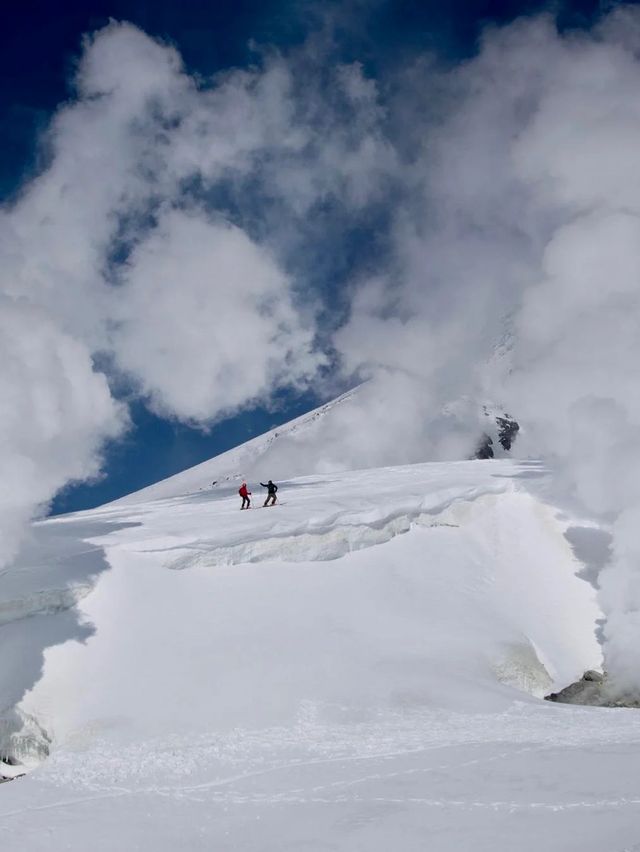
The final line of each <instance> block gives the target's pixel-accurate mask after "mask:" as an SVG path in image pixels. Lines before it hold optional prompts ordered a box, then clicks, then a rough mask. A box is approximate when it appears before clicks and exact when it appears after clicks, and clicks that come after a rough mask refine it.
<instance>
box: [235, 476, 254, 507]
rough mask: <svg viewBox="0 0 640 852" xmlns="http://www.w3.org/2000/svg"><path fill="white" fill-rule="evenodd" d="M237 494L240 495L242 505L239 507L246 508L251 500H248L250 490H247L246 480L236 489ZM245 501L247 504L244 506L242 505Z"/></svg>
mask: <svg viewBox="0 0 640 852" xmlns="http://www.w3.org/2000/svg"><path fill="white" fill-rule="evenodd" d="M238 494H239V495H240V496H241V497H242V506H240V508H241V509H248V508H249V506H251V500H249V497H251V492H250V491H247V483H246V482H243V483H242V485H241V486H240V488H239V489H238ZM245 503H246V504H247V505H246V506H245V505H244V504H245Z"/></svg>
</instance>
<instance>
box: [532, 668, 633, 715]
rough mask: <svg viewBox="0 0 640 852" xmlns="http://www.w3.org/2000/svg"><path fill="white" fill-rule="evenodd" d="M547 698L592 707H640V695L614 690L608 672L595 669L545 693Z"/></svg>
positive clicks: (547, 699)
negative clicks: (562, 686) (573, 681)
mask: <svg viewBox="0 0 640 852" xmlns="http://www.w3.org/2000/svg"><path fill="white" fill-rule="evenodd" d="M545 700H546V701H557V702H559V703H561V704H580V705H583V706H590V707H632V708H636V709H640V697H639V696H637V695H624V694H620V693H619V692H615V691H613V690H612V688H611V684H610V683H609V681H608V679H607V674H606V672H605V673H604V674H600V672H596V671H593V670H589V671H586V672H585V673H584V674H583V675H582V677H581V678H580V680H577V681H576V682H575V683H571V684H569V686H565V688H564V689H561V690H560V692H552V693H551V694H550V695H545Z"/></svg>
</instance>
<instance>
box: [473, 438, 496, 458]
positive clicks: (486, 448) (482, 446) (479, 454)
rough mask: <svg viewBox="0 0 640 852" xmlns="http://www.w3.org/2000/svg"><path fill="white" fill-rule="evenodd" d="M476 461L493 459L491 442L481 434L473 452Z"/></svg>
mask: <svg viewBox="0 0 640 852" xmlns="http://www.w3.org/2000/svg"><path fill="white" fill-rule="evenodd" d="M474 458H476V459H492V458H493V441H492V440H491V438H490V437H489V435H487V434H486V432H485V433H484V434H483V436H482V438H481V439H480V442H479V444H478V447H477V449H476V452H475V456H474Z"/></svg>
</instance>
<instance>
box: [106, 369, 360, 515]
mask: <svg viewBox="0 0 640 852" xmlns="http://www.w3.org/2000/svg"><path fill="white" fill-rule="evenodd" d="M362 387H363V386H362V385H361V386H359V387H356V388H354V389H353V390H350V391H348V392H347V393H344V394H342V395H341V396H339V397H337V398H336V399H334V400H331V402H327V403H325V404H324V405H321V406H319V407H318V408H316V409H314V410H313V411H310V412H309V413H308V414H303V415H302V416H301V417H297V418H296V419H295V420H291V421H289V423H285V424H284V425H282V426H278V427H276V428H275V429H271V430H270V431H269V432H265V433H264V434H263V435H258V437H257V438H252V439H251V440H250V441H246V442H245V443H244V444H241V445H240V446H239V447H234V448H233V449H232V450H228V451H227V452H226V453H221V454H220V455H218V456H215V458H212V459H208V460H207V461H205V462H202V463H201V464H198V465H195V466H194V467H190V468H188V469H187V470H183V471H182V472H181V473H177V474H175V476H171V477H169V478H168V479H163V480H161V481H160V482H156V483H154V484H153V485H150V486H148V487H147V488H142V489H141V490H140V491H136V492H134V493H133V494H128V495H127V496H126V497H122V498H120V499H119V500H115V501H114V502H113V503H112V504H111V505H114V506H116V505H126V504H128V503H139V502H141V501H144V500H157V499H159V498H163V497H178V496H179V495H181V494H188V493H191V492H194V491H199V490H201V489H204V488H209V487H210V486H211V484H212V482H215V483H216V485H218V486H219V487H224V486H230V485H231V486H232V487H233V488H234V489H235V490H236V491H237V489H238V485H239V482H240V480H242V479H243V478H244V477H249V476H250V475H253V476H254V477H255V476H257V477H258V479H259V478H260V477H267V478H268V476H269V472H270V468H271V467H273V466H274V463H275V464H277V465H278V466H279V467H280V469H281V470H285V469H286V468H288V469H286V470H285V475H290V473H291V465H290V464H289V465H287V464H285V465H282V459H281V458H279V457H278V456H277V455H276V453H275V452H274V451H275V450H276V449H277V448H278V447H280V446H281V445H282V444H283V442H284V443H287V444H289V445H291V444H293V445H298V446H300V445H303V446H305V447H306V448H307V449H306V452H307V454H308V453H310V452H311V451H312V449H311V448H312V446H313V441H314V436H315V431H316V430H317V426H318V424H319V423H320V422H321V421H323V420H325V419H326V418H327V417H331V414H332V412H335V410H336V409H337V408H339V407H340V406H343V405H345V404H347V403H349V402H350V401H352V400H353V399H355V398H356V397H357V395H358V393H359V392H360V393H361V388H362ZM289 455H291V453H290V454H289ZM274 457H275V458H274ZM276 459H277V461H276ZM307 464H308V463H307ZM235 483H237V484H235Z"/></svg>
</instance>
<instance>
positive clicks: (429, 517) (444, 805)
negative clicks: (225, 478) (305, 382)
mask: <svg viewBox="0 0 640 852" xmlns="http://www.w3.org/2000/svg"><path fill="white" fill-rule="evenodd" d="M280 485H281V488H280V491H279V498H280V501H281V502H280V503H279V504H278V505H276V506H275V507H274V508H268V509H262V508H255V505H256V504H255V503H254V507H253V508H251V509H250V510H249V511H244V512H241V511H239V508H240V499H239V497H238V496H237V494H236V493H235V485H233V486H232V487H231V486H229V487H227V488H226V490H225V488H221V489H219V488H214V489H210V490H207V491H195V492H193V493H191V494H183V495H181V496H178V497H164V498H163V499H156V500H146V501H142V502H138V503H127V504H122V505H111V506H107V507H103V508H102V509H98V510H94V511H92V512H85V513H79V514H76V515H68V516H64V517H60V518H57V519H50V520H47V521H44V522H41V523H39V524H36V525H35V526H34V529H33V536H32V541H31V545H30V551H29V554H27V556H25V558H24V559H23V561H22V562H21V563H20V564H18V565H17V566H16V567H15V569H14V570H13V571H12V572H11V573H10V574H8V575H6V576H5V577H3V578H1V582H0V591H1V592H2V593H3V609H2V613H3V618H4V624H3V626H1V627H0V637H1V638H2V641H3V649H6V650H7V651H8V654H3V656H2V658H1V659H0V694H1V695H2V696H3V698H5V701H6V704H5V714H4V719H5V730H4V747H3V748H4V751H5V753H7V751H9V750H10V749H13V750H14V753H15V755H17V756H26V757H29V756H31V758H32V762H33V763H34V764H35V762H36V761H37V760H38V759H39V758H40V757H41V755H42V752H43V750H44V748H43V746H46V748H48V749H49V750H50V755H49V758H48V759H47V760H45V761H44V762H42V763H41V764H40V766H39V768H38V769H37V771H35V772H32V773H31V774H30V775H28V776H27V778H23V779H19V780H16V781H15V782H13V783H11V784H5V785H2V787H0V824H2V827H3V836H4V837H5V838H7V842H8V843H9V846H10V847H11V848H13V847H18V846H19V848H21V849H29V850H40V849H43V850H44V849H45V848H49V847H50V843H51V834H50V833H51V831H53V832H54V836H55V838H56V843H57V844H58V845H59V846H60V848H62V847H64V848H69V849H77V850H80V849H86V848H87V847H88V846H91V848H94V849H97V850H112V849H114V848H144V849H148V848H154V849H159V850H164V849H167V850H168V849H172V850H173V849H175V848H176V846H177V847H178V848H189V849H202V850H205V849H212V848H215V849H226V848H234V849H243V850H254V849H255V850H258V849H260V850H273V852H275V850H281V849H282V848H287V847H288V848H292V849H303V848H307V849H314V850H315V849H322V848H334V849H338V850H345V852H346V850H352V849H354V848H360V847H361V848H366V849H371V850H375V852H378V850H380V852H382V850H387V849H389V848H397V847H398V846H399V845H400V846H401V847H402V848H403V850H410V852H411V850H418V849H421V850H422V849H424V848H425V847H428V848H429V849H430V850H436V852H438V850H442V852H444V850H447V852H449V850H451V852H452V850H460V849H471V848H473V849H474V850H477V849H486V850H489V849H491V850H493V852H495V850H496V849H497V850H505V852H506V850H511V849H514V848H518V849H520V850H533V849H538V848H539V844H540V842H541V838H542V839H543V840H544V843H545V847H546V848H549V849H556V850H558V852H560V850H563V852H564V850H566V849H571V848H578V845H576V844H577V841H576V844H574V845H573V846H572V845H571V843H572V842H573V840H574V839H576V838H577V839H578V840H579V841H580V846H579V848H581V849H586V850H593V852H595V850H596V849H597V850H601V849H602V848H604V846H606V842H605V839H606V838H609V839H610V837H611V832H612V831H614V832H616V837H617V838H618V839H619V840H620V844H622V843H624V842H631V839H632V838H633V837H634V836H635V835H634V834H633V832H635V831H636V828H637V822H636V818H637V814H636V813H635V811H636V810H637V802H635V801H631V800H628V799H625V798H624V797H625V796H627V791H626V789H625V783H627V784H628V783H629V778H630V777H632V773H633V772H634V771H635V769H634V764H633V759H635V760H637V758H638V756H639V754H640V747H639V744H640V721H638V720H637V718H636V717H635V716H629V715H628V714H626V713H625V711H604V713H603V711H597V710H589V709H584V708H572V707H558V706H556V705H550V704H548V703H545V702H541V701H540V700H539V698H540V696H541V695H542V694H543V693H544V692H545V691H547V690H550V689H553V688H556V687H558V686H562V685H565V684H566V683H567V682H569V681H571V680H573V679H574V678H575V677H577V676H579V675H580V674H581V673H582V671H583V670H584V669H585V668H594V667H597V666H598V664H599V662H600V652H599V646H598V644H597V642H596V639H595V635H594V628H595V626H596V621H597V618H598V615H599V613H598V610H597V607H596V605H595V602H594V592H593V589H592V587H591V586H590V585H589V584H588V583H587V582H585V581H584V580H582V579H580V578H579V577H578V576H577V572H579V571H580V570H581V568H582V566H581V565H580V563H578V562H577V561H576V559H575V557H574V556H573V552H572V549H571V546H570V545H569V542H568V540H567V538H565V536H564V532H565V528H566V526H567V522H566V521H564V522H561V521H560V520H558V518H557V516H556V512H555V511H554V510H553V509H552V508H551V507H550V506H548V505H546V504H545V503H544V502H543V501H542V499H541V498H540V496H539V495H541V494H542V493H543V492H544V491H545V490H546V489H547V488H548V481H547V475H546V473H545V471H544V470H543V469H542V468H541V467H540V466H538V465H536V464H533V463H530V464H520V465H515V464H513V463H511V462H508V461H491V462H477V461H475V462H460V463H455V464H422V465H413V466H408V467H396V468H386V469H376V470H368V471H358V472H352V473H346V474H332V475H324V476H321V475H316V476H313V477H303V478H298V479H294V480H291V481H286V482H282V483H280ZM5 593H6V594H5ZM27 614H30V616H31V617H28V618H27V617H25V616H26V615H27ZM14 706H15V712H14V714H13V715H12V714H11V709H12V708H13V707H14ZM23 722H24V723H25V724H24V727H23V728H22V730H21V729H20V724H21V723H23ZM38 749H39V750H38ZM592 749H593V751H590V750H592ZM596 753H597V754H598V760H599V766H602V765H603V763H604V764H605V765H606V769H607V772H606V775H604V776H603V775H601V770H600V769H598V771H597V772H596V769H595V764H596V761H595V760H594V759H593V756H594V755H595V754H596ZM0 774H3V771H2V767H1V765H0ZM585 790H586V791H587V792H585ZM603 801H604V802H608V803H609V805H607V806H606V807H603V806H601V803H602V802H603ZM598 803H600V805H598ZM143 814H144V817H143V816H142V815H143ZM525 829H526V830H525ZM532 829H533V830H532ZM603 844H604V846H603ZM620 844H619V845H620ZM616 848H617V847H616ZM620 848H622V846H621V845H620Z"/></svg>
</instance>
